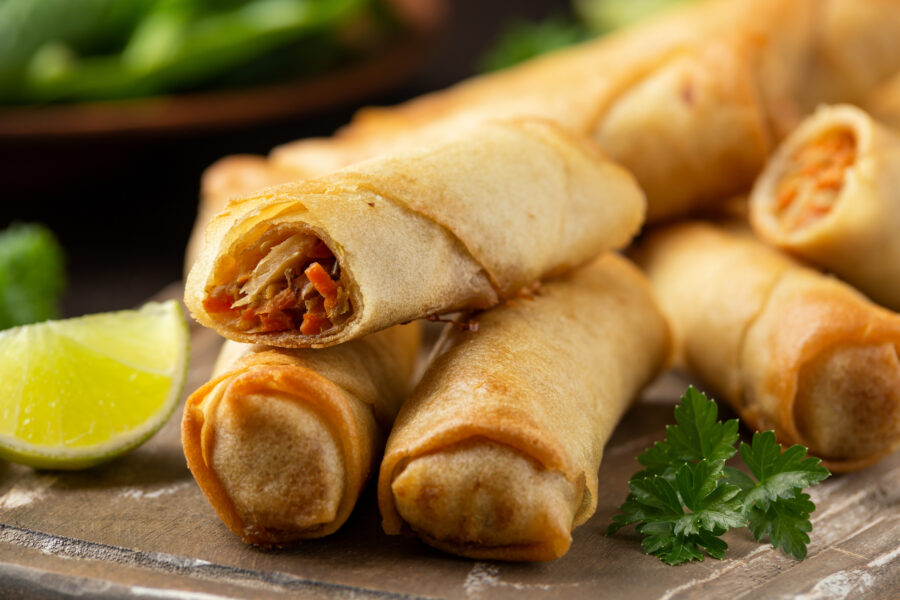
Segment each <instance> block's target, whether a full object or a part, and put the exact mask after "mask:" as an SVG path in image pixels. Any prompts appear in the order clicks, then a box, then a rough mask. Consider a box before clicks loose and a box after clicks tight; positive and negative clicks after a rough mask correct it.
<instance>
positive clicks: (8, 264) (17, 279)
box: [0, 223, 65, 329]
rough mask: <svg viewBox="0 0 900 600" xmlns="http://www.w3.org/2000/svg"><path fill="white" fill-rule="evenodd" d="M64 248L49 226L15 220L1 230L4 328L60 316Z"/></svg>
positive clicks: (1, 320) (1, 314) (0, 321)
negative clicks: (16, 221)
mask: <svg viewBox="0 0 900 600" xmlns="http://www.w3.org/2000/svg"><path fill="white" fill-rule="evenodd" d="M64 288H65V268H64V260H63V251H62V248H61V247H60V245H59V242H57V241H56V238H55V237H54V236H53V234H52V233H51V232H50V230H49V229H47V228H46V227H44V226H43V225H38V224H19V223H15V224H13V225H11V226H10V227H9V228H8V229H5V230H4V231H2V232H0V329H7V328H9V327H14V326H16V325H27V324H28V323H35V322H37V321H44V320H46V319H53V318H57V317H59V301H60V296H61V295H62V292H63V289H64Z"/></svg>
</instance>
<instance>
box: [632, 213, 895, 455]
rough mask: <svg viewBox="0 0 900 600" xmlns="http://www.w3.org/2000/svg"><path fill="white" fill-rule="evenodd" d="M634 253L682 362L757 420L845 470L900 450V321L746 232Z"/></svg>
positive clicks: (676, 239)
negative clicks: (671, 332) (899, 349)
mask: <svg viewBox="0 0 900 600" xmlns="http://www.w3.org/2000/svg"><path fill="white" fill-rule="evenodd" d="M632 255H633V256H634V258H635V259H636V260H637V262H638V264H640V265H641V266H642V267H643V268H644V269H645V270H646V272H647V275H648V276H649V278H650V282H651V285H652V286H653V289H654V291H655V292H656V296H657V298H658V299H659V301H660V304H661V306H662V308H663V312H664V313H665V314H666V316H667V317H668V318H669V322H670V323H671V325H672V330H673V335H674V339H675V348H676V354H677V357H678V362H679V363H680V365H681V366H682V367H683V368H686V369H687V370H689V371H690V372H692V373H693V374H695V375H696V376H697V377H699V378H700V379H701V380H702V381H703V382H704V383H705V384H706V385H707V386H709V387H710V388H711V390H712V391H713V392H714V393H716V394H719V395H720V396H721V397H722V398H724V399H725V400H727V401H728V402H729V403H730V404H731V406H732V407H733V408H734V409H735V410H736V411H737V412H738V414H739V415H740V416H741V418H742V419H743V420H744V421H745V422H746V423H747V424H748V425H749V426H750V427H752V428H755V429H758V430H766V429H774V430H775V433H776V435H777V436H778V438H779V440H780V442H781V443H782V444H794V443H799V444H803V445H804V446H807V447H808V448H809V451H810V453H812V454H814V455H816V456H819V457H821V458H822V459H823V460H824V462H825V464H826V465H827V466H828V468H829V469H831V470H833V471H838V472H841V471H852V470H856V469H861V468H863V467H866V466H868V465H871V464H872V463H874V462H876V461H877V460H879V459H880V458H882V457H883V456H885V455H886V454H888V453H889V452H891V451H892V450H894V449H895V448H897V447H898V445H900V361H898V358H897V346H898V344H900V316H898V315H897V314H895V313H893V312H890V311H888V310H886V309H884V308H882V307H880V306H878V305H876V304H873V303H872V302H870V301H869V300H868V299H866V298H865V297H864V296H863V295H862V294H860V293H859V292H857V291H856V290H854V289H853V288H851V287H850V286H849V285H847V284H845V283H843V282H841V281H838V280H837V279H835V278H832V277H827V276H825V275H822V274H821V273H819V272H818V271H814V270H812V269H809V268H807V267H804V266H802V265H801V264H799V263H797V262H796V261H794V260H792V259H791V258H789V257H787V256H786V255H784V254H781V253H780V252H778V251H777V250H774V249H772V248H769V247H768V246H766V245H764V244H763V243H762V242H760V241H758V240H756V239H755V238H753V237H751V236H750V235H749V234H748V233H746V232H743V231H726V230H724V229H720V228H716V227H714V226H712V225H709V224H703V223H686V224H681V225H674V226H671V227H669V228H665V229H661V230H658V231H655V232H652V233H650V234H649V235H648V236H647V237H646V238H645V239H644V241H643V242H642V243H641V244H640V245H638V246H637V247H636V248H635V249H634V251H633V253H632Z"/></svg>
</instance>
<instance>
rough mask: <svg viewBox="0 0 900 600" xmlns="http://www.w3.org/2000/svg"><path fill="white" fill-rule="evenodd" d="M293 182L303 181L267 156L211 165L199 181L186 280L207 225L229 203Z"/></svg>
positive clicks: (234, 157) (239, 156) (223, 160)
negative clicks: (280, 184)
mask: <svg viewBox="0 0 900 600" xmlns="http://www.w3.org/2000/svg"><path fill="white" fill-rule="evenodd" d="M296 179H302V177H300V176H299V175H298V174H297V172H296V171H294V170H291V169H284V168H279V167H278V166H277V165H275V164H274V163H272V162H271V161H269V160H268V159H267V158H266V157H264V156H258V155H253V154H235V155H232V156H226V157H224V158H221V159H219V160H217V161H216V162H214V163H213V164H212V165H210V166H209V167H208V168H207V169H206V170H205V171H204V172H203V177H202V179H201V181H200V203H199V205H198V206H197V218H196V219H195V220H194V227H193V229H192V230H191V236H190V238H189V239H188V245H187V249H186V250H185V253H184V276H185V277H187V274H188V273H189V272H190V270H191V267H192V266H193V265H194V262H196V260H197V256H199V255H200V249H201V248H202V247H203V233H204V231H206V226H207V225H208V224H209V222H210V221H212V219H213V217H215V216H216V215H217V214H219V213H220V212H222V210H224V209H225V206H226V205H227V204H228V201H229V200H231V199H232V198H237V197H239V196H247V195H249V194H252V193H253V192H257V191H259V190H261V189H263V188H265V187H269V186H270V185H276V184H279V183H287V182H288V181H294V180H296Z"/></svg>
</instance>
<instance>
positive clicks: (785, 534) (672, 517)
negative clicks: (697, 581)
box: [607, 387, 830, 565]
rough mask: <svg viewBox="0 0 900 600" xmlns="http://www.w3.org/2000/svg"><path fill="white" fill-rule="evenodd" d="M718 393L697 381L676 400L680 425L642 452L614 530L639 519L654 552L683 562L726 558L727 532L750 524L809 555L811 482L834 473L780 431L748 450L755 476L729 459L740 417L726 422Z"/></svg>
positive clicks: (760, 436) (744, 453) (758, 533)
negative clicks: (786, 444) (708, 392)
mask: <svg viewBox="0 0 900 600" xmlns="http://www.w3.org/2000/svg"><path fill="white" fill-rule="evenodd" d="M717 414H718V408H717V407H716V403H715V402H714V401H713V400H707V399H706V396H705V395H703V394H701V393H700V392H698V391H697V390H696V389H694V388H693V387H689V388H688V389H687V391H686V392H685V393H684V396H682V397H681V403H680V404H678V406H676V407H675V420H676V421H677V422H678V424H677V425H669V426H668V427H666V439H665V440H664V441H662V442H656V444H654V445H653V446H652V447H650V448H648V449H647V450H645V451H644V452H643V453H642V454H641V455H640V456H638V462H639V463H640V464H641V465H642V466H643V467H644V469H642V470H641V471H638V472H637V473H635V474H634V475H633V476H632V477H631V480H630V481H629V482H628V485H629V487H630V488H631V493H630V494H629V495H628V498H627V499H626V500H625V503H624V504H622V506H621V507H620V509H619V510H621V511H622V512H621V514H618V515H616V516H614V517H613V522H612V524H611V525H610V526H609V528H608V529H607V534H608V535H612V534H614V533H616V532H617V531H618V530H619V529H621V528H622V527H625V526H626V525H631V524H636V525H637V527H636V529H637V531H638V533H640V534H642V535H643V536H644V540H643V542H642V545H643V546H644V550H645V551H646V552H647V554H652V555H653V556H656V557H658V558H659V559H660V560H662V561H664V562H666V563H668V564H670V565H677V564H681V563H683V562H688V561H692V560H703V555H704V552H705V553H706V554H709V555H710V556H712V557H713V558H722V557H723V556H724V555H725V551H726V550H727V549H728V544H726V543H725V541H724V540H722V539H721V536H722V535H723V534H724V533H725V532H726V531H728V530H729V529H730V528H732V527H749V528H750V531H751V532H752V533H753V535H754V537H755V538H756V540H757V541H760V540H761V539H762V538H764V537H768V538H769V541H770V542H771V544H772V545H773V546H775V547H776V548H781V549H782V550H784V551H785V552H786V553H788V554H792V555H793V556H795V557H797V558H800V559H802V558H805V557H806V545H807V544H808V543H809V536H808V535H807V533H809V532H810V531H812V524H811V522H810V520H809V516H810V514H811V513H812V512H813V511H814V510H815V508H816V507H815V505H814V504H813V503H812V502H811V501H810V499H809V495H808V494H804V493H803V491H802V490H803V488H805V487H807V486H810V485H815V484H817V483H819V482H820V481H822V480H823V479H825V478H826V477H828V476H829V475H830V473H829V472H828V469H826V468H825V467H823V466H822V465H821V464H820V461H819V459H817V458H809V457H807V456H806V448H804V447H803V446H800V445H794V446H791V447H790V448H788V449H787V450H783V449H782V447H781V445H779V444H778V443H777V442H776V441H775V433H774V432H772V431H765V432H762V433H760V432H757V433H755V434H754V435H753V440H752V441H751V443H750V444H746V443H744V442H741V445H740V454H741V458H743V460H744V463H745V464H746V465H747V467H748V468H749V469H750V472H751V473H752V475H753V476H752V477H751V476H750V475H747V474H746V473H744V472H743V471H739V470H738V469H735V468H733V467H726V466H725V461H726V460H727V459H729V458H731V457H732V456H734V454H735V452H736V451H735V448H734V443H735V442H736V441H737V438H738V433H737V429H738V422H737V419H731V420H730V421H726V422H725V423H722V422H721V421H719V420H717V419H716V417H717Z"/></svg>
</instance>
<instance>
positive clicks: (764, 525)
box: [747, 490, 816, 560]
mask: <svg viewBox="0 0 900 600" xmlns="http://www.w3.org/2000/svg"><path fill="white" fill-rule="evenodd" d="M793 494H794V495H793V497H791V498H779V499H778V500H776V501H775V502H770V503H768V507H767V508H765V509H763V508H761V507H758V506H751V507H750V508H749V509H748V511H747V520H748V525H747V526H748V527H749V528H750V531H751V532H752V533H753V537H754V538H756V541H757V542H759V541H761V540H762V539H763V538H764V537H765V536H766V535H768V536H769V542H770V543H771V544H772V545H773V546H774V547H776V548H781V549H782V550H784V551H785V552H786V553H788V554H791V555H793V556H795V557H797V558H799V559H801V560H802V559H804V558H806V545H807V544H809V536H808V535H807V533H809V532H810V531H812V523H811V522H810V520H809V515H810V514H811V513H812V512H813V511H814V510H815V509H816V505H815V504H813V503H812V502H811V501H810V499H809V494H804V493H802V492H801V491H800V490H794V492H793Z"/></svg>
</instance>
